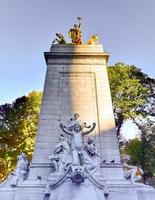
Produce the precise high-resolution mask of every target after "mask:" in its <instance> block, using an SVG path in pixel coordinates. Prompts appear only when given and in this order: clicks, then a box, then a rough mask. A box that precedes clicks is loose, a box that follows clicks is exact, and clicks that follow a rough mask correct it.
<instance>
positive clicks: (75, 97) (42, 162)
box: [0, 44, 155, 200]
mask: <svg viewBox="0 0 155 200" xmlns="http://www.w3.org/2000/svg"><path fill="white" fill-rule="evenodd" d="M108 58H109V54H108V53H106V52H105V51H104V50H103V47H102V45H59V44H58V45H52V46H51V49H50V52H45V60H46V64H47V72H46V78H45V85H44V91H43V99H42V105H41V112H40V119H39V125H38V132H37V136H36V142H35V150H34V155H33V159H32V162H31V165H30V171H29V177H28V179H27V180H26V181H24V182H23V183H21V184H19V185H18V186H17V187H16V188H13V189H10V190H9V192H6V189H3V190H2V189H0V199H3V200H45V190H46V185H47V180H48V179H49V176H50V174H51V168H52V163H51V161H50V159H49V156H50V155H51V153H52V152H53V151H54V149H55V147H56V145H57V140H58V138H59V136H60V135H61V134H63V130H62V129H61V127H60V124H61V123H62V124H67V123H69V122H70V119H71V118H72V117H73V115H74V114H75V113H78V114H79V116H80V119H81V120H82V121H84V122H86V123H87V125H88V126H89V125H92V124H93V122H95V123H96V127H95V129H94V130H93V131H92V132H91V133H90V135H91V136H93V138H95V144H96V148H97V149H98V151H99V154H100V159H101V164H100V171H101V176H98V180H99V181H100V182H101V183H103V184H104V183H105V182H106V184H107V187H108V190H109V195H108V197H105V198H107V199H108V200H124V199H126V200H154V199H155V191H154V190H153V188H152V187H150V186H145V185H143V184H136V183H135V184H131V183H130V182H129V181H126V180H125V178H124V172H123V168H122V164H121V161H120V153H119V147H118V141H117V137H116V131H115V122H114V115H113V109H112V101H111V95H110V88H109V81H108V74H107V62H108ZM66 126H67V125H66ZM66 138H67V137H66ZM86 139H87V137H86V138H85V140H86ZM84 142H85V141H84ZM54 177H55V178H57V174H55V176H54ZM54 177H53V179H54ZM62 187H63V186H62ZM70 187H72V184H70ZM62 191H63V189H62ZM68 191H72V190H71V189H70V188H69V190H68ZM79 191H80V190H79ZM59 192H61V190H59ZM61 198H62V196H61ZM56 200H57V199H56ZM61 200H66V199H65V198H64V199H63V198H62V199H61ZM68 200H73V199H68ZM76 200H80V199H76Z"/></svg>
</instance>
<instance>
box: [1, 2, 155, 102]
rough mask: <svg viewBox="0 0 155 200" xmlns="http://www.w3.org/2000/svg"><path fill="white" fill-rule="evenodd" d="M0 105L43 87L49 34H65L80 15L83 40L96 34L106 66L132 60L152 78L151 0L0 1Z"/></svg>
mask: <svg viewBox="0 0 155 200" xmlns="http://www.w3.org/2000/svg"><path fill="white" fill-rule="evenodd" d="M0 5H1V6H0V75H1V76H0V104H4V103H11V102H12V101H14V100H15V99H16V98H17V97H20V96H22V95H26V94H28V93H29V92H31V91H32V90H43V85H44V79H45V73H46V64H45V59H44V54H43V53H44V52H45V51H49V49H50V45H51V42H52V41H53V39H54V38H55V33H56V32H60V33H62V34H64V36H65V38H66V39H67V41H68V42H70V39H69V38H68V36H67V33H68V31H69V29H70V28H72V27H73V24H74V23H76V22H77V20H76V17H77V16H81V17H82V37H83V41H84V42H86V41H87V40H88V39H89V38H90V37H91V36H92V35H93V34H97V35H98V36H99V41H100V43H101V44H102V45H103V47H104V50H105V51H107V52H109V53H110V60H109V65H114V64H115V63H116V62H120V61H121V62H124V63H126V64H133V65H136V66H137V67H139V68H141V69H142V71H143V72H144V73H146V74H148V75H149V76H150V77H151V78H154V77H155V47H154V45H155V1H154V0H130V1H129V0H93V1H92V0H78V1H75V0H57V1H55V0H26V1H24V0H0Z"/></svg>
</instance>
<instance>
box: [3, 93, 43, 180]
mask: <svg viewBox="0 0 155 200" xmlns="http://www.w3.org/2000/svg"><path fill="white" fill-rule="evenodd" d="M41 96H42V94H41V92H36V91H33V92H31V93H29V94H28V96H23V97H20V98H18V99H16V100H15V101H14V102H13V103H12V104H5V105H2V106H0V114H1V124H0V144H1V146H0V159H1V163H2V165H3V168H4V170H3V172H1V177H0V178H1V179H2V178H3V177H2V174H4V176H6V174H7V173H9V172H10V171H11V170H13V169H14V167H15V164H16V158H17V155H18V154H19V153H21V152H25V153H26V154H27V156H28V159H29V160H30V159H31V158H32V153H33V149H34V137H35V134H36V132H37V124H38V117H39V111H40V103H41Z"/></svg>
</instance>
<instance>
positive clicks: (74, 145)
mask: <svg viewBox="0 0 155 200" xmlns="http://www.w3.org/2000/svg"><path fill="white" fill-rule="evenodd" d="M95 126H96V123H93V126H92V127H91V128H90V129H89V130H88V131H83V128H84V127H85V126H84V124H83V123H79V122H78V121H77V119H76V123H75V124H74V125H72V128H70V127H66V126H64V125H63V124H62V123H61V124H60V127H61V129H62V130H63V131H64V132H65V133H66V134H68V135H70V136H71V152H72V160H73V165H81V164H82V161H81V159H82V155H83V147H84V135H87V134H89V133H91V132H92V131H93V130H94V129H95Z"/></svg>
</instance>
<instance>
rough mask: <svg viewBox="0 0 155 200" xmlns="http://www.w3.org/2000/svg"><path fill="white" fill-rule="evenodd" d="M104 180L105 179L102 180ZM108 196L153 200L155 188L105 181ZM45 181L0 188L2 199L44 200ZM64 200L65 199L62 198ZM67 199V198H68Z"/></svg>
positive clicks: (119, 199)
mask: <svg viewBox="0 0 155 200" xmlns="http://www.w3.org/2000/svg"><path fill="white" fill-rule="evenodd" d="M103 182H105V180H103ZM106 182H107V186H108V188H109V196H108V197H106V200H155V190H154V189H153V188H152V187H151V186H147V185H144V184H138V183H137V184H130V183H129V182H128V181H115V180H113V181H106ZM45 187H46V182H39V181H36V182H34V181H33V182H30V181H29V182H27V181H25V183H23V184H22V185H19V186H18V187H17V188H15V189H13V188H1V189H0V199H2V200H44V190H45ZM62 200H66V199H62ZM68 200H69V199H68Z"/></svg>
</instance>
